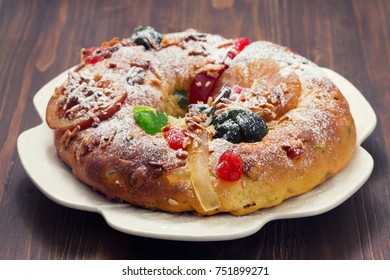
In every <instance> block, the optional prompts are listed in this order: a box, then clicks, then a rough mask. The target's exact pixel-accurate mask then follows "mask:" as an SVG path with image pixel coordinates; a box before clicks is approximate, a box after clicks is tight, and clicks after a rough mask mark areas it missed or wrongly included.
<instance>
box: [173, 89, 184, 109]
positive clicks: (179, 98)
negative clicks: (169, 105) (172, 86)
mask: <svg viewBox="0 0 390 280" xmlns="http://www.w3.org/2000/svg"><path fill="white" fill-rule="evenodd" d="M173 94H174V95H175V96H177V105H179V107H180V108H182V109H186V108H187V106H188V92H187V91H185V90H175V92H174V93H173Z"/></svg>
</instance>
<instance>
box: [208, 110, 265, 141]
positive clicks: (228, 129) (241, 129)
mask: <svg viewBox="0 0 390 280" xmlns="http://www.w3.org/2000/svg"><path fill="white" fill-rule="evenodd" d="M213 125H214V126H215V138H223V139H225V140H227V141H229V142H232V143H241V142H247V143H254V142H258V141H260V140H261V139H263V138H264V136H265V135H267V133H268V127H267V125H266V124H265V122H264V120H263V119H262V118H261V117H259V116H258V115H256V114H255V113H253V112H252V111H251V110H249V109H242V108H240V109H232V110H228V111H225V112H223V113H222V114H220V115H218V116H217V117H216V118H215V119H214V121H213ZM237 127H238V131H237Z"/></svg>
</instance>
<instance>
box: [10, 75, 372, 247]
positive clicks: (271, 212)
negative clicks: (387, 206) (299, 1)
mask: <svg viewBox="0 0 390 280" xmlns="http://www.w3.org/2000/svg"><path fill="white" fill-rule="evenodd" d="M325 71H326V72H327V73H328V74H329V76H330V77H331V78H332V79H333V80H334V82H335V83H336V85H337V86H338V87H339V88H340V89H341V91H342V92H343V93H344V95H345V97H346V98H347V99H348V101H349V103H350V107H351V111H352V114H353V116H354V119H355V122H356V127H357V149H356V152H355V153H354V155H353V158H352V160H351V161H350V162H349V164H348V165H347V166H346V167H345V168H344V169H343V170H342V171H341V172H339V173H338V174H336V176H334V177H333V178H332V179H331V180H329V181H327V182H325V183H323V184H322V185H320V186H319V187H317V188H315V189H313V190H311V191H310V192H308V193H306V194H303V195H300V196H298V197H295V198H291V199H288V200H287V201H284V202H283V203H282V204H280V205H278V206H275V207H272V208H269V209H264V210H260V211H257V212H255V213H253V214H250V215H247V216H243V217H235V216H231V215H229V214H222V215H216V216H211V217H198V216H195V215H192V214H188V213H184V214H170V213H163V212H155V211H150V210H145V209H141V208H137V207H133V206H131V205H128V204H125V203H112V202H109V201H108V200H107V199H106V198H105V197H104V196H103V195H100V194H98V193H96V192H94V191H92V190H90V189H89V188H87V187H86V186H84V185H83V183H81V182H80V181H78V180H77V179H75V178H74V177H73V176H72V174H71V172H70V170H69V169H68V168H67V167H66V166H65V165H64V164H63V163H62V161H61V160H59V158H57V156H56V153H55V148H54V144H53V131H51V130H50V129H49V128H48V127H47V125H46V123H45V121H43V123H42V124H41V125H39V126H37V127H34V128H32V129H30V130H27V131H25V132H23V133H22V134H21V135H20V136H19V138H18V143H17V146H18V151H19V155H20V159H21V162H22V164H23V166H24V168H25V170H26V172H27V174H28V176H29V177H30V178H31V180H32V181H33V182H34V184H35V185H36V186H37V187H38V188H39V189H40V190H41V191H42V192H43V193H44V194H45V195H46V196H47V197H48V198H50V199H51V200H53V201H55V202H56V203H59V204H61V205H64V206H67V207H70V208H75V209H80V210H86V211H92V212H97V213H100V214H101V215H103V217H104V218H105V220H106V221H107V223H108V224H109V225H110V226H111V227H113V228H115V229H117V230H119V231H122V232H125V233H128V234H133V235H138V236H144V237H151V238H159V239H170V240H187V241H216V240H230V239H236V238H241V237H245V236H248V235H251V234H253V233H255V232H257V231H258V230H259V229H260V228H261V227H262V226H263V225H264V224H266V223H267V222H269V221H271V220H275V219H286V218H297V217H305V216H312V215H317V214H320V213H324V212H326V211H328V210H330V209H332V208H334V207H336V206H338V205H339V204H341V203H342V202H344V201H345V200H346V199H348V198H349V197H350V196H351V195H352V194H354V193H355V192H356V191H357V190H358V189H359V188H360V187H361V186H362V185H363V184H364V183H365V182H366V180H367V179H368V177H369V176H370V174H371V172H372V169H373V166H374V161H373V159H372V157H371V156H370V155H369V154H368V153H367V152H366V151H365V150H364V149H363V148H362V147H360V145H361V143H362V142H363V141H364V140H365V139H366V138H367V137H368V136H369V135H370V134H371V132H372V131H373V130H374V128H375V126H376V116H375V113H374V111H373V109H372V108H371V106H370V105H369V104H368V102H367V101H366V100H365V99H364V97H363V96H362V94H361V93H360V92H359V91H358V90H357V89H356V88H355V87H354V86H353V85H352V84H351V83H350V82H348V81H347V80H346V79H345V78H343V77H342V76H340V75H339V74H337V73H335V72H333V71H331V70H329V69H325ZM66 76H67V71H66V72H64V73H62V74H61V75H59V76H58V77H56V78H55V79H53V80H52V81H50V82H49V83H48V84H46V85H45V86H44V87H43V88H42V89H41V90H40V91H39V92H38V93H37V94H36V95H35V97H34V105H35V107H36V109H37V111H38V113H39V115H40V116H41V118H42V120H44V119H45V112H46V104H47V102H48V100H49V98H50V96H51V95H52V93H53V90H54V87H56V86H58V85H60V84H61V83H62V82H63V81H64V80H65V78H66Z"/></svg>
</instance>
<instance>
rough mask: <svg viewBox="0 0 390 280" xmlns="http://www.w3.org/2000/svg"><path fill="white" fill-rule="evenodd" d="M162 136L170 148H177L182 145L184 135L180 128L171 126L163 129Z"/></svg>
mask: <svg viewBox="0 0 390 280" xmlns="http://www.w3.org/2000/svg"><path fill="white" fill-rule="evenodd" d="M164 138H165V140H167V143H168V145H169V147H170V148H171V149H174V150H178V149H180V148H182V147H183V142H184V139H185V138H186V136H185V134H184V133H183V130H182V129H181V128H178V127H171V128H169V129H168V130H166V131H164Z"/></svg>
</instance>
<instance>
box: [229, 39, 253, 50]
mask: <svg viewBox="0 0 390 280" xmlns="http://www.w3.org/2000/svg"><path fill="white" fill-rule="evenodd" d="M250 43H251V41H249V39H248V38H245V37H241V38H237V39H236V40H234V42H233V44H234V48H235V49H236V50H237V51H238V53H240V52H241V51H242V50H243V49H244V48H245V47H246V46H248V45H249V44H250Z"/></svg>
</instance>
